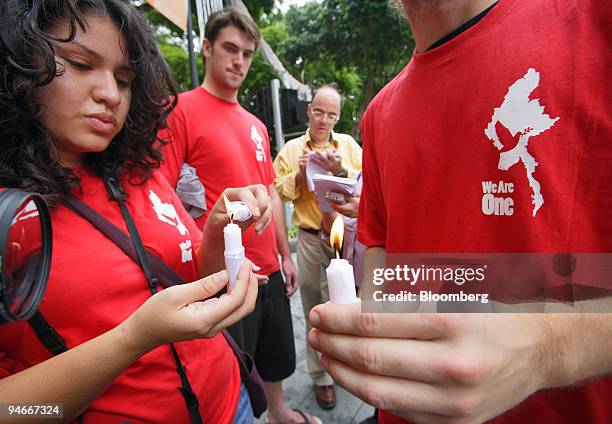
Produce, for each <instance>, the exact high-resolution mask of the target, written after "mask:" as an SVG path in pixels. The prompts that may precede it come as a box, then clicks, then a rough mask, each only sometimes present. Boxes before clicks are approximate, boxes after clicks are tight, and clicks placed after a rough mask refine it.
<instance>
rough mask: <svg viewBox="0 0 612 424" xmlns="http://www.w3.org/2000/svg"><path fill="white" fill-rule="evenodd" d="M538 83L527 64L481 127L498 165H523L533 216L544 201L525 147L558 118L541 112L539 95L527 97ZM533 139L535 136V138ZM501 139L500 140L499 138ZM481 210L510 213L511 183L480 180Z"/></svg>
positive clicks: (534, 162)
mask: <svg viewBox="0 0 612 424" xmlns="http://www.w3.org/2000/svg"><path fill="white" fill-rule="evenodd" d="M539 84H540V73H539V72H537V71H536V70H535V69H533V68H529V70H528V71H527V73H525V75H523V77H521V78H519V79H518V80H517V81H516V82H514V83H513V84H512V85H511V86H510V87H509V88H508V92H507V93H506V95H505V97H504V101H503V102H502V104H501V106H499V107H496V108H494V109H493V116H492V117H491V122H489V124H488V125H487V128H486V129H485V130H484V133H485V134H486V136H487V137H488V138H489V140H491V141H492V142H493V145H494V146H495V147H496V148H497V150H499V164H498V169H499V170H501V171H507V170H508V169H510V168H511V167H512V166H514V165H515V164H517V163H518V162H519V161H520V162H521V163H522V164H523V166H524V167H525V171H526V173H527V181H528V182H529V186H530V187H531V190H532V192H533V194H532V195H531V199H532V202H531V203H532V204H533V210H532V216H533V217H535V216H536V214H537V213H538V210H539V209H540V208H541V207H542V205H543V204H544V197H543V196H542V191H541V187H540V183H539V181H538V180H536V179H535V177H534V176H533V174H534V172H535V170H536V167H537V166H538V162H537V160H536V158H534V157H533V156H532V155H531V154H530V153H529V151H528V150H527V148H528V147H529V142H530V141H531V138H532V137H534V136H537V135H539V134H542V133H543V132H544V131H546V130H548V129H550V128H552V127H553V126H554V125H555V123H556V122H557V121H558V120H559V118H558V117H557V118H551V117H550V116H549V115H547V114H546V113H544V106H542V105H541V104H540V99H530V98H529V96H530V95H531V93H532V92H533V91H534V90H535V89H536V88H537V87H538V85H539ZM536 140H537V139H536ZM502 141H503V142H502ZM482 190H483V199H482V212H483V213H484V214H485V215H512V214H514V200H513V199H512V197H509V196H508V194H511V193H512V192H513V191H514V184H513V183H507V182H504V181H483V182H482Z"/></svg>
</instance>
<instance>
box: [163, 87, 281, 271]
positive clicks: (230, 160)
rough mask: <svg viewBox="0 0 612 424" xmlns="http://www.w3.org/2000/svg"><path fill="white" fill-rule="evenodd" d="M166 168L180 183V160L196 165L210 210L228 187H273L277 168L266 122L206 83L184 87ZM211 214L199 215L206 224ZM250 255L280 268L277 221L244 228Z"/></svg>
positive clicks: (264, 267)
mask: <svg viewBox="0 0 612 424" xmlns="http://www.w3.org/2000/svg"><path fill="white" fill-rule="evenodd" d="M168 126H169V128H170V131H167V130H165V131H163V132H162V133H161V134H162V136H163V137H167V138H168V140H169V141H170V142H169V144H168V145H166V146H165V150H164V163H163V166H162V172H163V173H164V175H165V176H166V178H167V179H168V181H169V182H170V185H172V186H173V187H176V183H177V181H178V178H179V175H180V171H181V166H182V165H183V163H185V162H186V163H188V164H189V165H191V166H192V167H194V168H195V169H196V172H197V174H198V177H199V179H200V181H201V182H202V184H203V185H204V188H205V191H206V207H207V210H208V211H210V209H211V208H212V207H213V205H214V204H215V202H216V201H217V199H218V198H219V196H220V195H221V193H222V192H223V190H224V189H226V188H228V187H244V186H247V185H252V184H263V185H264V186H266V187H269V186H270V184H272V182H273V181H274V177H275V173H274V168H273V167H272V159H271V156H270V140H269V138H268V130H267V129H266V126H265V125H264V124H263V122H261V121H260V120H259V119H257V117H255V116H254V115H253V114H251V113H249V112H248V111H246V110H245V109H244V108H243V107H242V106H240V104H239V103H237V102H227V101H225V100H222V99H220V98H218V97H215V96H213V95H212V94H210V93H209V92H208V91H206V90H205V89H204V88H202V87H198V88H196V89H194V90H191V91H188V92H185V93H181V94H180V95H179V97H178V105H177V107H176V108H175V109H174V110H173V111H172V114H171V116H170V118H169V120H168ZM207 217H208V214H206V215H204V216H202V217H200V218H198V219H196V223H197V224H198V226H199V228H203V226H204V223H205V222H206V218H207ZM242 244H243V245H244V247H245V250H246V255H247V257H248V258H249V259H250V260H251V261H253V263H255V264H256V265H258V266H260V267H261V274H263V275H270V274H272V273H273V272H276V271H278V270H279V269H280V266H279V263H278V251H277V248H276V236H275V233H274V225H273V223H271V224H270V225H269V226H268V228H267V229H266V230H265V231H264V233H263V234H262V235H261V236H258V235H257V234H256V233H255V230H254V228H253V227H252V226H251V227H249V229H248V230H246V231H245V232H244V233H243V234H242Z"/></svg>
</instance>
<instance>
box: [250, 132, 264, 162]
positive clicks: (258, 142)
mask: <svg viewBox="0 0 612 424" xmlns="http://www.w3.org/2000/svg"><path fill="white" fill-rule="evenodd" d="M251 141H252V142H253V143H255V158H256V159H257V161H258V162H265V161H266V151H265V150H264V147H263V141H264V138H263V136H262V135H261V134H260V133H259V131H257V128H255V125H253V126H251Z"/></svg>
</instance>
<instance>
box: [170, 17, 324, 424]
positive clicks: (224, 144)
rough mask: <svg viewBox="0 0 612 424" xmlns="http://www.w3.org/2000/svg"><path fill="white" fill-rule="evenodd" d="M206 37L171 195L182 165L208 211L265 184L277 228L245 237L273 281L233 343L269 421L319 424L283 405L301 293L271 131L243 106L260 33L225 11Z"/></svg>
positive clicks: (177, 122) (175, 154)
mask: <svg viewBox="0 0 612 424" xmlns="http://www.w3.org/2000/svg"><path fill="white" fill-rule="evenodd" d="M205 37H206V38H205V39H204V44H203V48H202V52H203V55H204V61H205V64H206V73H205V77H204V82H203V83H202V85H201V86H200V87H198V88H196V89H194V90H191V91H188V92H185V93H182V94H180V95H179V97H178V105H177V107H176V109H174V111H173V113H172V115H171V116H170V117H169V120H168V125H169V127H170V131H169V133H168V134H167V136H168V139H169V143H168V145H166V146H165V151H164V154H165V158H164V164H163V168H162V170H163V172H164V174H165V175H166V178H167V179H168V181H169V182H170V184H171V185H172V186H173V187H177V183H179V180H181V179H182V178H183V177H184V175H182V173H181V168H183V165H184V164H187V165H188V166H189V167H191V169H192V171H193V170H195V174H196V175H197V177H198V180H199V181H197V180H196V181H193V179H192V183H194V182H195V183H196V185H197V184H198V183H201V185H202V186H203V187H204V191H205V200H206V208H207V209H209V210H210V207H211V206H212V205H213V204H214V203H215V202H216V201H217V199H218V197H219V196H220V194H221V193H222V192H223V190H224V189H225V188H226V187H241V186H243V185H245V184H246V185H252V184H263V185H264V186H265V187H267V188H269V193H270V198H271V203H272V211H273V212H272V214H273V220H272V225H270V226H269V227H267V228H263V227H258V226H257V225H255V226H254V228H250V229H248V230H246V231H245V232H244V233H243V236H242V237H243V245H244V247H245V250H246V256H247V257H248V258H249V259H250V260H252V261H253V263H255V264H256V265H258V266H259V267H261V271H260V274H263V275H266V276H268V277H269V282H268V284H266V285H263V286H261V287H260V290H259V293H258V299H257V305H256V307H255V311H254V312H253V314H251V315H250V316H248V317H246V318H245V319H244V320H243V321H242V323H241V324H242V330H241V331H235V332H234V333H233V335H235V334H236V332H238V333H239V334H238V337H235V338H236V339H237V341H238V342H239V344H241V345H242V347H243V348H244V349H245V350H246V351H247V352H248V353H250V354H251V356H253V358H254V360H255V364H256V365H257V369H258V371H259V373H260V374H261V376H262V378H263V380H264V381H265V382H266V389H267V394H268V400H269V403H268V404H269V410H268V421H269V422H270V423H278V422H282V423H290V422H300V423H301V422H304V421H310V422H313V423H315V422H317V419H316V418H313V417H307V416H306V415H305V414H304V413H303V412H301V411H299V412H298V411H295V410H291V409H289V408H288V407H287V406H286V405H285V403H284V401H283V392H282V381H283V379H285V378H287V377H289V376H290V375H291V374H292V373H293V371H294V370H295V346H294V340H293V327H292V322H291V311H290V307H289V297H290V296H292V295H293V293H295V291H296V289H297V271H296V268H295V266H294V264H293V261H292V259H291V251H290V250H289V244H288V241H287V238H286V235H285V222H284V216H283V211H282V204H281V200H280V197H279V195H278V193H277V192H276V190H275V188H274V185H273V182H274V178H275V173H274V168H273V167H272V158H271V155H270V142H269V139H268V132H267V129H266V126H265V125H264V124H263V123H262V122H261V121H260V120H259V119H257V117H255V116H254V115H252V114H251V113H249V112H248V111H246V110H245V109H244V108H243V107H242V106H241V105H240V104H239V103H238V89H239V88H240V86H241V84H242V82H243V81H244V79H245V78H246V75H247V73H248V71H249V68H250V66H251V62H252V60H253V55H254V54H255V50H256V48H257V45H258V43H259V40H260V35H259V30H258V28H257V25H256V24H255V22H253V20H252V19H251V18H250V17H248V16H245V15H243V14H241V13H240V12H237V11H235V10H233V9H226V10H223V11H221V12H217V13H215V14H213V15H211V16H210V18H209V20H208V22H207V24H206V30H205ZM192 175H193V174H192ZM188 185H189V184H188ZM196 191H197V190H196ZM200 192H201V191H200ZM179 195H180V193H179ZM206 219H207V215H203V216H200V217H197V218H196V223H197V224H199V225H203V224H204V222H205V221H206ZM279 251H280V254H281V258H282V267H283V272H284V275H285V280H283V276H282V274H281V271H280V266H279V262H278V254H279Z"/></svg>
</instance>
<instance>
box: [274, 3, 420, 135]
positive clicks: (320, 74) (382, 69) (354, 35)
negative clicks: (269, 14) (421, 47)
mask: <svg viewBox="0 0 612 424" xmlns="http://www.w3.org/2000/svg"><path fill="white" fill-rule="evenodd" d="M285 18H286V21H287V32H288V33H289V34H290V35H289V38H288V39H287V43H286V50H285V59H286V60H287V62H288V63H300V62H301V63H302V64H303V65H302V69H303V71H304V78H305V79H306V80H307V81H309V82H311V83H312V84H313V85H315V86H317V85H320V84H321V83H329V82H331V81H335V82H337V83H338V85H339V86H340V89H341V91H342V92H343V94H344V95H345V97H346V100H347V101H346V105H345V109H344V110H343V116H342V120H341V121H340V122H339V123H338V126H337V129H338V130H339V131H348V130H350V132H352V133H353V134H354V135H357V134H358V129H359V120H360V118H361V114H362V113H363V111H364V109H365V107H366V106H367V104H368V103H369V101H370V100H371V99H372V97H373V96H374V95H375V94H376V93H377V92H378V91H379V90H380V89H381V88H382V87H383V86H384V85H385V84H386V83H387V82H388V81H389V80H390V79H391V78H392V77H393V76H394V75H395V74H397V72H399V71H400V70H401V68H402V67H403V66H404V65H405V64H406V63H407V62H408V60H409V58H410V53H411V51H412V49H413V48H414V40H413V38H412V34H411V32H410V29H409V27H408V24H407V22H406V21H405V20H404V19H403V18H401V17H399V16H398V14H397V12H396V11H395V10H394V9H392V8H391V7H389V5H388V3H387V2H386V1H382V0H324V1H323V2H321V3H317V2H310V3H307V4H306V5H305V6H303V7H301V8H296V7H292V8H291V9H290V10H289V12H288V13H287V15H286V17H285ZM349 125H350V127H349Z"/></svg>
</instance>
